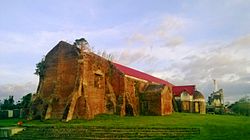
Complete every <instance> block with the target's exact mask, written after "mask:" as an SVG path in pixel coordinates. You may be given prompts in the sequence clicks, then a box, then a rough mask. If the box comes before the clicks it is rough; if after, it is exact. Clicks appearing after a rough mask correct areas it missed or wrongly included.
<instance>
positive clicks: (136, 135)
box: [11, 127, 200, 139]
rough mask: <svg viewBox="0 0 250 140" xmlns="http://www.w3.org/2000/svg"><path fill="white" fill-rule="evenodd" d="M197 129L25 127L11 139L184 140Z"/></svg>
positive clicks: (195, 132)
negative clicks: (156, 139) (157, 139)
mask: <svg viewBox="0 0 250 140" xmlns="http://www.w3.org/2000/svg"><path fill="white" fill-rule="evenodd" d="M199 134H200V129H198V128H111V127H27V128H26V129H25V131H22V132H21V133H19V134H16V135H14V136H13V137H11V139H155V138H159V139H166V138H168V139H180V138H181V139H186V138H190V137H194V136H197V135H199Z"/></svg>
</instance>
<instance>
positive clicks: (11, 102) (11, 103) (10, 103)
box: [1, 96, 15, 110]
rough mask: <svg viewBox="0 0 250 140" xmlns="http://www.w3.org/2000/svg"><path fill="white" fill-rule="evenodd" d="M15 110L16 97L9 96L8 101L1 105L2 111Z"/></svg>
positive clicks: (5, 100)
mask: <svg viewBox="0 0 250 140" xmlns="http://www.w3.org/2000/svg"><path fill="white" fill-rule="evenodd" d="M14 108H15V104H14V97H13V96H9V98H8V99H4V102H3V104H2V105H1V109H2V110H10V109H14Z"/></svg>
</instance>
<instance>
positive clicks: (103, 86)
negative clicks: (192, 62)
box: [32, 41, 167, 121]
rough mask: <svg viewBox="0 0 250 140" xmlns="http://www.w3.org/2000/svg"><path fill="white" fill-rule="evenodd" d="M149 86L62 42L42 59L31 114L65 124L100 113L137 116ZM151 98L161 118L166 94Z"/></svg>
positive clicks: (102, 59) (95, 56) (94, 56)
mask: <svg viewBox="0 0 250 140" xmlns="http://www.w3.org/2000/svg"><path fill="white" fill-rule="evenodd" d="M148 84H149V83H148V82H146V81H143V80H140V79H136V78H132V77H129V76H127V75H125V74H124V73H122V72H121V71H119V70H118V69H117V68H116V67H115V66H114V65H113V63H112V62H110V61H108V60H106V59H104V58H103V57H100V56H98V55H96V54H94V53H92V52H89V51H84V50H82V49H79V48H78V47H77V46H75V45H70V44H68V43H66V42H62V41H61V42H60V43H59V44H58V45H56V46H55V47H54V48H53V49H52V50H51V51H50V52H49V53H48V54H47V55H46V57H45V71H44V77H43V79H41V82H40V85H39V87H40V88H39V90H38V93H37V96H36V99H35V101H34V102H33V106H32V110H33V115H34V116H36V115H40V116H41V118H44V119H50V118H54V119H63V120H66V121H69V120H71V119H74V118H75V119H76V118H84V119H91V118H93V117H94V116H95V115H97V114H102V113H109V114H119V115H121V116H124V115H133V116H136V115H139V113H140V109H139V108H140V104H139V95H140V94H141V93H142V91H144V90H145V88H146V87H147V86H148ZM148 98H149V97H148ZM150 98H151V99H153V100H154V102H152V105H151V107H150V111H151V112H158V113H155V114H157V115H160V114H161V113H162V111H163V110H162V109H161V103H163V104H164V105H166V102H162V101H161V98H165V94H164V95H161V93H159V94H152V95H150ZM166 98H167V96H166ZM164 101H165V100H164Z"/></svg>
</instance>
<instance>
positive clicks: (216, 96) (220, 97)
mask: <svg viewBox="0 0 250 140" xmlns="http://www.w3.org/2000/svg"><path fill="white" fill-rule="evenodd" d="M213 83H214V91H213V92H212V93H211V94H210V96H208V105H207V112H209V113H216V114H221V113H224V107H225V106H224V91H223V89H218V85H217V81H216V80H213Z"/></svg>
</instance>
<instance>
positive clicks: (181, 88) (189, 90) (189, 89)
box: [173, 85, 195, 96]
mask: <svg viewBox="0 0 250 140" xmlns="http://www.w3.org/2000/svg"><path fill="white" fill-rule="evenodd" d="M183 91H186V92H187V93H188V94H189V95H193V94H194V91H195V85H186V86H174V87H173V94H174V95H175V96H180V94H181V93H182V92H183Z"/></svg>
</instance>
